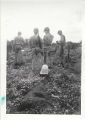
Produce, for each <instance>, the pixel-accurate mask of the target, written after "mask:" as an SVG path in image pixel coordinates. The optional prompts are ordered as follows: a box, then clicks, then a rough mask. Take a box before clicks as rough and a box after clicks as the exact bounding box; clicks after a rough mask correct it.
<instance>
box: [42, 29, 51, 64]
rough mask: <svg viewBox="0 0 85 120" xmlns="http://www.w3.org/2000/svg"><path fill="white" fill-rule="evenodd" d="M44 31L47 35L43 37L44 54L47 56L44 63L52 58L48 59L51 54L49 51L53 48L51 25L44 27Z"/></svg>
mask: <svg viewBox="0 0 85 120" xmlns="http://www.w3.org/2000/svg"><path fill="white" fill-rule="evenodd" d="M44 32H45V35H44V38H43V42H44V45H43V46H44V56H45V57H44V63H46V62H47V61H49V59H50V58H49V59H48V56H49V52H50V49H51V44H52V41H53V35H52V34H51V33H50V29H49V27H46V28H45V29H44ZM49 57H50V56H49ZM50 62H51V61H50Z"/></svg>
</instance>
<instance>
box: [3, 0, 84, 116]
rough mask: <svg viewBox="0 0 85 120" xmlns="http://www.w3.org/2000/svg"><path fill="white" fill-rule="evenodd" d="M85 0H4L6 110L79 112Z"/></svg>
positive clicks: (31, 112)
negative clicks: (84, 7) (84, 2)
mask: <svg viewBox="0 0 85 120" xmlns="http://www.w3.org/2000/svg"><path fill="white" fill-rule="evenodd" d="M82 1H83V0H12V1H11V0H2V2H1V8H2V9H1V13H2V14H1V28H2V29H1V30H2V33H1V36H2V41H3V43H4V44H5V47H6V51H5V60H6V62H5V64H6V65H5V67H6V68H5V70H6V85H5V87H6V114H42V115H44V114H45V115H47V114H48V115H50V114H51V115H81V74H82V72H81V63H82V59H81V58H82V31H81V26H82ZM2 56H4V53H3V52H2ZM2 72H3V70H2ZM2 78H3V77H2ZM3 84H4V83H3ZM2 89H3V88H2Z"/></svg>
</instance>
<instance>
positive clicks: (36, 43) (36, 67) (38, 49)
mask: <svg viewBox="0 0 85 120" xmlns="http://www.w3.org/2000/svg"><path fill="white" fill-rule="evenodd" d="M29 44H30V48H31V50H32V70H33V71H36V72H37V71H40V69H41V67H42V64H43V60H42V59H43V58H42V53H43V51H42V40H41V38H40V36H39V35H34V36H32V37H31V38H30V41H29Z"/></svg>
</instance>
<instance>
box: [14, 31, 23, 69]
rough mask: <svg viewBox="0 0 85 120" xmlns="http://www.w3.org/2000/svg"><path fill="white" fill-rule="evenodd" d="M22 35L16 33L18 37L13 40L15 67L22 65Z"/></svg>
mask: <svg viewBox="0 0 85 120" xmlns="http://www.w3.org/2000/svg"><path fill="white" fill-rule="evenodd" d="M21 35H22V33H21V32H18V36H17V37H15V39H14V51H15V66H16V67H17V66H18V65H21V64H22V63H23V59H22V54H21V49H22V47H23V45H24V39H23V37H22V36H21Z"/></svg>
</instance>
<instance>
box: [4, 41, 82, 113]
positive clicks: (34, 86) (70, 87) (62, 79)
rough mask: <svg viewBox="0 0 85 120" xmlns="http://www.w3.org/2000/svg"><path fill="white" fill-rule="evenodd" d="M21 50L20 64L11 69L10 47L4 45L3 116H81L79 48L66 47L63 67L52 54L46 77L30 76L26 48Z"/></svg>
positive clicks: (55, 55) (11, 55)
mask: <svg viewBox="0 0 85 120" xmlns="http://www.w3.org/2000/svg"><path fill="white" fill-rule="evenodd" d="M54 47H56V45H53V46H52V48H53V49H54ZM68 48H69V49H68ZM23 49H24V52H23V59H24V64H23V65H22V66H19V67H18V68H17V69H15V68H14V58H15V54H14V50H13V43H12V42H11V41H10V42H8V44H7V92H6V94H7V111H6V112H7V114H81V44H80V43H76V44H75V43H67V46H66V48H65V54H64V58H65V59H64V67H62V66H61V65H60V64H59V61H60V59H59V56H58V54H57V53H56V52H55V51H53V52H52V55H51V56H52V61H53V62H52V66H51V67H50V72H49V74H48V76H46V77H41V76H40V75H39V72H38V73H36V74H34V73H33V72H32V70H31V61H32V57H31V51H30V50H29V45H28V44H27V43H25V45H24V46H23ZM68 50H69V55H68ZM57 52H58V50H57Z"/></svg>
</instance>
